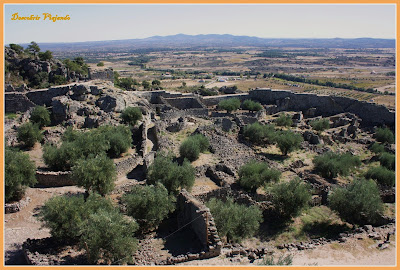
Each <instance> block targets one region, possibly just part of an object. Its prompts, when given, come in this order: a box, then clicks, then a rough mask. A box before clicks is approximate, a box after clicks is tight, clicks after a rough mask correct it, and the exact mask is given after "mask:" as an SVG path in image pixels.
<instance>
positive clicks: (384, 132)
mask: <svg viewBox="0 0 400 270" xmlns="http://www.w3.org/2000/svg"><path fill="white" fill-rule="evenodd" d="M375 137H376V140H377V141H378V142H381V143H389V144H392V143H394V134H393V132H392V131H391V130H390V129H388V128H377V129H376V132H375Z"/></svg>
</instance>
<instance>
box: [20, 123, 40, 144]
mask: <svg viewBox="0 0 400 270" xmlns="http://www.w3.org/2000/svg"><path fill="white" fill-rule="evenodd" d="M17 140H18V141H19V142H22V143H23V145H25V146H26V147H28V148H32V147H33V146H34V145H35V143H36V142H39V141H41V140H42V132H41V131H40V129H39V126H38V125H36V124H35V125H34V124H32V123H31V122H27V123H25V124H22V125H21V126H20V127H19V128H18V133H17Z"/></svg>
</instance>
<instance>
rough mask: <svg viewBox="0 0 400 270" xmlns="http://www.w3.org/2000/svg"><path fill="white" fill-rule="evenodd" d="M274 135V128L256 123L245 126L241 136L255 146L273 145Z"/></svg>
mask: <svg viewBox="0 0 400 270" xmlns="http://www.w3.org/2000/svg"><path fill="white" fill-rule="evenodd" d="M275 135H276V133H275V129H274V126H272V125H261V124H260V123H258V122H255V123H253V124H250V125H247V126H245V127H244V129H243V136H244V137H245V138H247V139H248V140H249V141H250V142H252V143H255V144H262V143H273V142H274V141H275Z"/></svg>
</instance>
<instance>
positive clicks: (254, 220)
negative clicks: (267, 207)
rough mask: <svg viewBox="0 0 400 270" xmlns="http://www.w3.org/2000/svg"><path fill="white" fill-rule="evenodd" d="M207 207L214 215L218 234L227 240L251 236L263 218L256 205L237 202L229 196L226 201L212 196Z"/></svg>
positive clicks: (232, 240) (236, 240) (233, 240)
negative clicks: (248, 205)
mask: <svg viewBox="0 0 400 270" xmlns="http://www.w3.org/2000/svg"><path fill="white" fill-rule="evenodd" d="M207 207H209V208H210V211H211V214H212V215H213V217H214V221H215V225H216V226H217V229H218V233H219V235H220V236H223V237H226V238H227V242H240V241H241V240H243V239H245V238H248V237H251V236H253V235H254V234H255V233H256V232H257V230H258V228H259V226H260V223H261V222H262V220H263V219H262V212H261V210H260V209H259V208H258V207H257V206H250V207H247V206H245V205H241V204H237V203H234V202H233V200H232V199H231V198H228V199H227V201H226V202H223V201H221V200H217V199H215V198H212V199H211V200H210V201H209V202H208V203H207Z"/></svg>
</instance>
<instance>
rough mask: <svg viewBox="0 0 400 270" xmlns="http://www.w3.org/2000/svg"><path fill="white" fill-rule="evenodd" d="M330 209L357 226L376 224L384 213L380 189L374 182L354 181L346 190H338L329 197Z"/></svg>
mask: <svg viewBox="0 0 400 270" xmlns="http://www.w3.org/2000/svg"><path fill="white" fill-rule="evenodd" d="M328 202H329V207H330V208H331V209H332V210H334V211H336V212H338V214H339V216H340V217H341V218H342V219H344V220H346V221H348V222H350V223H357V224H370V223H374V222H375V221H376V220H377V218H378V217H379V216H380V214H381V213H382V212H383V208H384V207H383V203H382V200H381V198H380V195H379V189H378V186H377V185H376V183H375V182H374V181H373V180H365V179H360V180H354V181H353V182H352V183H351V184H349V185H348V186H347V187H345V188H341V187H339V188H336V189H335V190H334V191H333V192H332V194H331V195H329V197H328Z"/></svg>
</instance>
